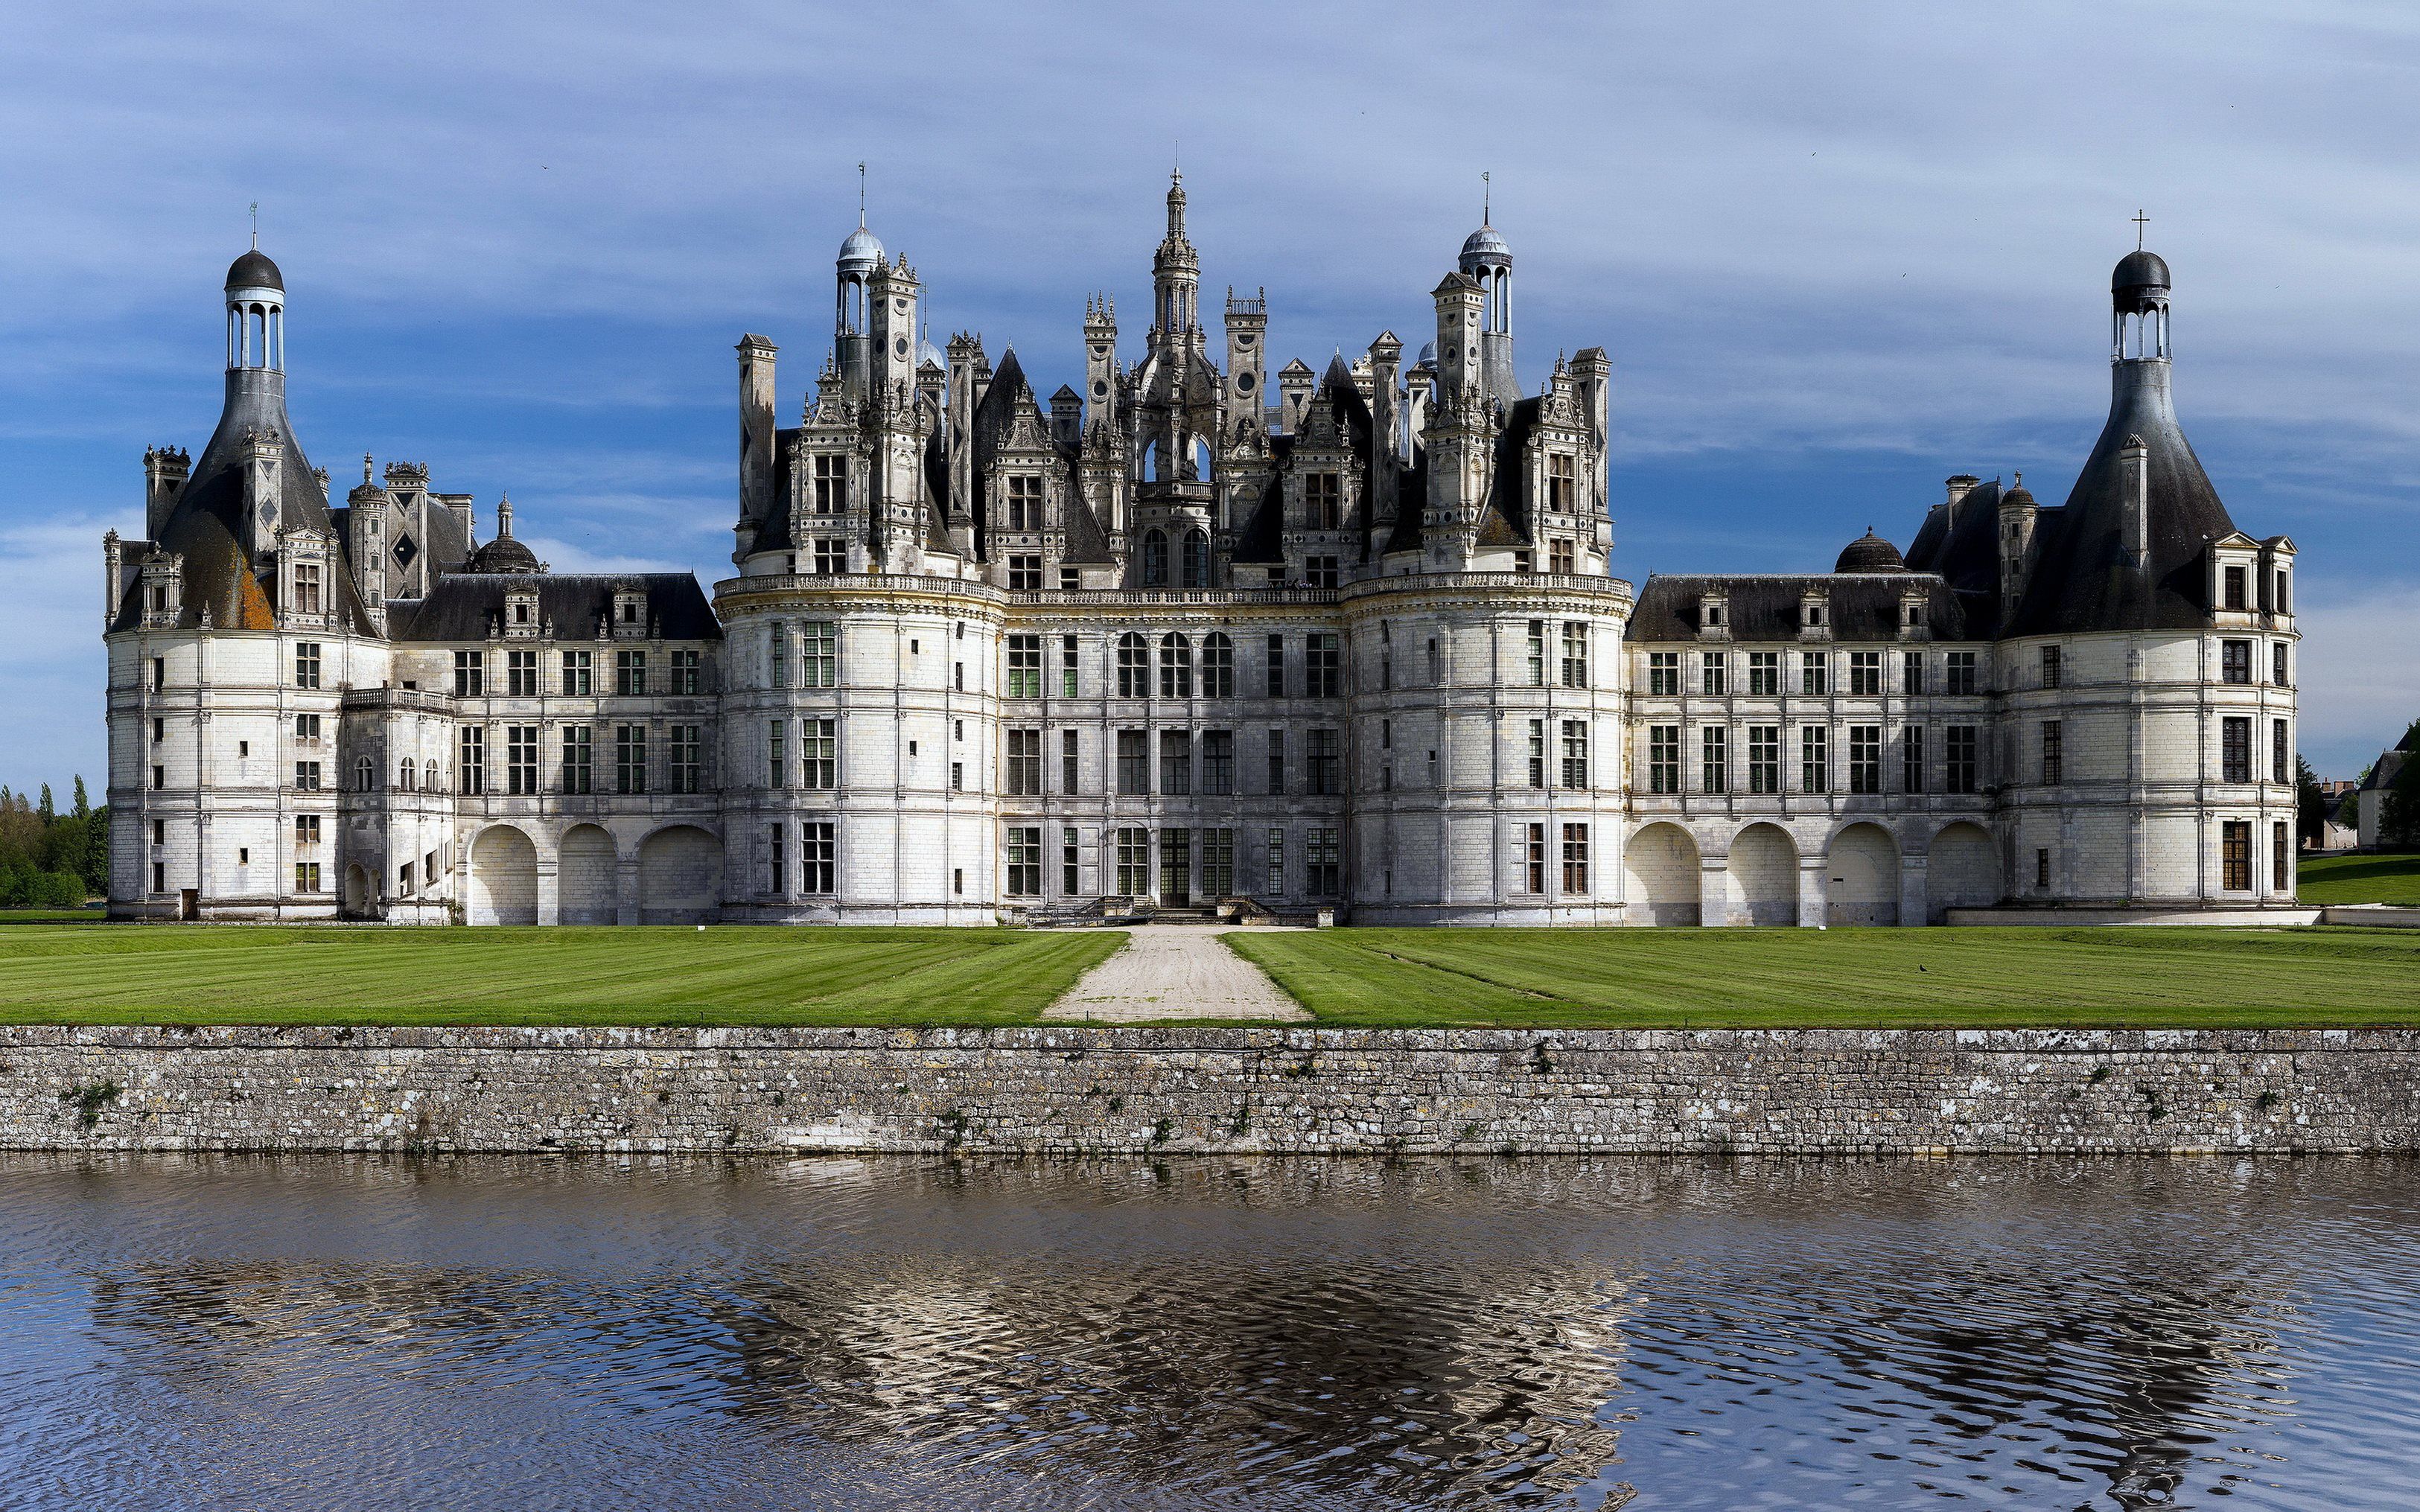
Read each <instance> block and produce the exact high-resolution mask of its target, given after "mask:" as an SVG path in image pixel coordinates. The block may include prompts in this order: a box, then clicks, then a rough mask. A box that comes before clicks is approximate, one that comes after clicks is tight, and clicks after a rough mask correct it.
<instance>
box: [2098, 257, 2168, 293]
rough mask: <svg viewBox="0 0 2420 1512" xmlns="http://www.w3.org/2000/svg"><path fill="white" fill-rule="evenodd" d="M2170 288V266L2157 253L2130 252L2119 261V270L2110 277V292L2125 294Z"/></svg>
mask: <svg viewBox="0 0 2420 1512" xmlns="http://www.w3.org/2000/svg"><path fill="white" fill-rule="evenodd" d="M2167 286H2168V265H2167V263H2166V262H2165V261H2164V259H2163V258H2162V257H2161V256H2160V255H2159V254H2158V253H2156V252H2141V251H2136V252H2130V253H2128V254H2127V255H2125V256H2123V257H2120V258H2119V259H2118V270H2117V271H2116V272H2113V273H2111V274H2110V275H2109V292H2110V293H2112V294H2123V293H2125V292H2126V291H2127V290H2129V289H2137V288H2159V289H2164V288H2166V287H2167Z"/></svg>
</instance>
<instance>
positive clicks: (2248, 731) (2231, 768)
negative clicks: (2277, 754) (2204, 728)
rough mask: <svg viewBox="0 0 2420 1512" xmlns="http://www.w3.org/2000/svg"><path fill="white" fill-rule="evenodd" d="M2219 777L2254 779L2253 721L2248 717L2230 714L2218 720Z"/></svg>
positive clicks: (2223, 779)
mask: <svg viewBox="0 0 2420 1512" xmlns="http://www.w3.org/2000/svg"><path fill="white" fill-rule="evenodd" d="M2218 779H2219V780H2220V781H2222V782H2249V781H2251V780H2252V721H2251V719H2250V718H2248V717H2243V716H2241V715H2230V716H2228V717H2226V718H2224V719H2221V720H2220V721H2219V722H2218Z"/></svg>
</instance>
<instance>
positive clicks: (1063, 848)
mask: <svg viewBox="0 0 2420 1512" xmlns="http://www.w3.org/2000/svg"><path fill="white" fill-rule="evenodd" d="M1059 890H1060V891H1061V892H1062V893H1063V894H1065V895H1066V896H1067V897H1070V898H1073V897H1075V896H1077V895H1078V893H1080V892H1082V891H1083V890H1084V848H1083V841H1082V840H1081V839H1080V838H1079V837H1078V835H1077V833H1076V826H1075V825H1068V826H1067V827H1066V828H1064V829H1062V830H1061V831H1059Z"/></svg>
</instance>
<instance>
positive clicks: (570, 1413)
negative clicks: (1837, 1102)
mask: <svg viewBox="0 0 2420 1512" xmlns="http://www.w3.org/2000/svg"><path fill="white" fill-rule="evenodd" d="M2415 1174H2420V1167H2415V1166H2414V1165H2412V1163H2411V1162H2410V1161H2409V1160H2404V1159H2396V1158H2361V1157H2333V1158H2304V1159H2284V1158H2263V1159H2232V1158H2229V1159H2158V1158H2126V1159H2102V1160H2072V1159H2050V1158H2034V1159H2024V1158H2005V1159H1962V1160H1955V1161H1951V1160H1929V1161H1928V1160H1917V1161H1907V1160H1890V1161H1859V1160H1847V1159H1832V1160H1810V1159H1797V1160H1791V1159H1761V1160H1747V1159H1741V1160H1729V1161H1724V1160H1712V1159H1683V1158H1667V1159H1656V1158H1638V1159H1623V1160H1607V1161H1565V1160H1549V1159H1532V1160H1523V1161H1508V1160H1489V1159H1473V1160H1468V1161H1404V1162H1378V1161H1358V1162H1351V1161H1345V1162H1331V1161H1322V1160H1308V1159H1301V1160H1269V1159H1264V1160H1249V1159H1247V1160H1234V1161H1229V1160H1224V1159H1215V1158H1197V1159H1193V1160H1187V1161H1178V1162H1171V1163H1167V1164H1158V1165H1155V1164H1151V1163H1146V1162H1140V1161H1120V1162H1107V1161H1105V1162H1100V1163H1096V1164H1081V1165H1078V1164H1052V1163H1043V1162H1022V1163H1009V1162H1001V1163H950V1162H943V1161H938V1160H923V1159H911V1158H905V1157H902V1158H896V1159H888V1160H857V1159H836V1158H834V1159H797V1160H790V1159H752V1160H740V1161H716V1160H631V1161H621V1160H603V1159H574V1160H555V1161H541V1160H521V1159H504V1158H483V1159H461V1160H449V1161H433V1160H431V1161H411V1160H404V1159H384V1160H381V1159H353V1158H337V1157H287V1158H282V1159H272V1158H256V1157H209V1158H203V1157H194V1158H182V1157H171V1156H147V1157H120V1158H108V1157H75V1156H66V1155H58V1156H45V1155H23V1154H21V1155H8V1156H0V1309H5V1322H0V1400H5V1401H7V1402H8V1412H7V1413H6V1415H5V1419H0V1421H5V1424H6V1427H5V1439H0V1484H6V1485H7V1486H8V1488H9V1492H8V1501H9V1502H10V1504H15V1505H39V1506H54V1505H60V1506H64V1505H78V1506H83V1505H111V1506H117V1507H126V1508H171V1507H199V1506H217V1505H227V1506H246V1507H261V1508H277V1507H314V1508H320V1507H357V1506H371V1505H445V1506H453V1507H487V1506H498V1507H503V1506H510V1507H570V1506H581V1507H624V1506H628V1507H641V1506H644V1507H662V1506H685V1507H716V1508H726V1507H727V1508H757V1507H814V1508H850V1509H854V1508H887V1507H925V1506H946V1507H956V1506H968V1507H975V1506H980V1507H1001V1508H1059V1507H1069V1508H1074V1507H1101V1508H1109V1507H1118V1508H1127V1507H1147V1508H1230V1507H1255V1508H1258V1507H1321V1508H1333V1507H1375V1508H1396V1507H1403V1508H1412V1507H1420V1508H1430V1507H1459V1506H1507V1507H1511V1506H1525V1507H1526V1506H1541V1507H1559V1506H1576V1507H1591V1508H1592V1507H1610V1506H1621V1505H1635V1506H1637V1507H1642V1508H1647V1507H1654V1508H1684V1507H1685V1508H1699V1507H1703V1508H1725V1509H1729V1508H1739V1507H1767V1506H1769V1507H1806V1506H1817V1505H1823V1506H1835V1505H1837V1506H1873V1507H1901V1506H1914V1505H1918V1504H1922V1505H1943V1504H1947V1505H1975V1506H1998V1507H2026V1508H2050V1507H2055V1508H2069V1507H2091V1508H2102V1507H2110V1508H2131V1507H2142V1506H2154V1505H2158V1506H2167V1505H2189V1506H2203V1505H2217V1504H2225V1505H2231V1506H2242V1507H2264V1508H2268V1507H2278V1508H2284V1507H2312V1508H2319V1507H2330V1508H2335V1507H2350V1506H2406V1505H2412V1504H2415V1503H2420V1469H2415V1466H2420V1420H2415V1419H2414V1418H2413V1416H2412V1413H2411V1412H2409V1403H2410V1401H2411V1399H2412V1391H2413V1389H2414V1387H2415V1385H2420V1315H2415V1312H2414V1309H2413V1308H2412V1304H2411V1298H2412V1291H2413V1288H2414V1287H2415V1285H2420V1185H2415V1182H2414V1180H2413V1178H2414V1176H2415Z"/></svg>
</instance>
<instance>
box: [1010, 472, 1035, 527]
mask: <svg viewBox="0 0 2420 1512" xmlns="http://www.w3.org/2000/svg"><path fill="white" fill-rule="evenodd" d="M1001 481H1002V482H1003V483H1005V484H1006V485H1007V486H1006V489H1005V496H1006V499H1007V501H1008V528H1009V529H1010V530H1012V531H1038V530H1040V529H1042V480H1041V479H1040V478H1039V477H1037V476H1035V475H1033V474H1032V473H1030V472H1012V473H1010V474H1009V475H1008V476H1007V477H1006V478H1005V479H1003V480H1001Z"/></svg>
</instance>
